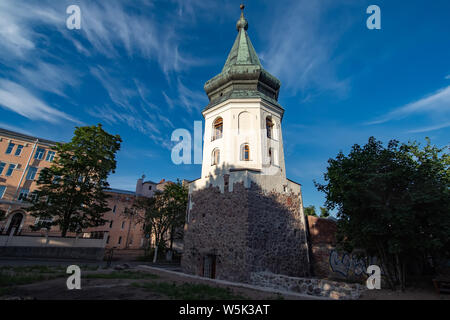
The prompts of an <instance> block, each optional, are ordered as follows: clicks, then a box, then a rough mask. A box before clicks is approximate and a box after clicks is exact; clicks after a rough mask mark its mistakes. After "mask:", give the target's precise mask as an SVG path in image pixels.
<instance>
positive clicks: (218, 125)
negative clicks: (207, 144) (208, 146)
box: [212, 117, 223, 141]
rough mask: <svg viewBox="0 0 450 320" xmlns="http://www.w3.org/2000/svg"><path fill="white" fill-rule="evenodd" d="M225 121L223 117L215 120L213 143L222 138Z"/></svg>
mask: <svg viewBox="0 0 450 320" xmlns="http://www.w3.org/2000/svg"><path fill="white" fill-rule="evenodd" d="M222 133H223V119H222V118H221V117H219V118H217V119H216V120H214V123H213V136H212V141H214V140H217V139H220V138H222Z"/></svg>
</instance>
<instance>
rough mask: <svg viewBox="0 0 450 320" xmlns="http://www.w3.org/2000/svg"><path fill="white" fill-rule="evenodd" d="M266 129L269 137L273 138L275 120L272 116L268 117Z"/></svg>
mask: <svg viewBox="0 0 450 320" xmlns="http://www.w3.org/2000/svg"><path fill="white" fill-rule="evenodd" d="M266 130H267V138H269V139H272V137H273V122H272V118H271V117H267V118H266Z"/></svg>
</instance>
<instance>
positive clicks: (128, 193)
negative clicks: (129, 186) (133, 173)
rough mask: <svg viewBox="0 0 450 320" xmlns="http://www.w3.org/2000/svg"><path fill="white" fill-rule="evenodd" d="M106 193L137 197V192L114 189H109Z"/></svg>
mask: <svg viewBox="0 0 450 320" xmlns="http://www.w3.org/2000/svg"><path fill="white" fill-rule="evenodd" d="M105 191H106V192H110V193H119V194H127V195H132V196H134V195H136V192H134V191H128V190H121V189H114V188H108V189H106V190H105Z"/></svg>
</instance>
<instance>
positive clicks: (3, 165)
mask: <svg viewBox="0 0 450 320" xmlns="http://www.w3.org/2000/svg"><path fill="white" fill-rule="evenodd" d="M5 166H6V163H4V162H0V174H2V173H3V169H5Z"/></svg>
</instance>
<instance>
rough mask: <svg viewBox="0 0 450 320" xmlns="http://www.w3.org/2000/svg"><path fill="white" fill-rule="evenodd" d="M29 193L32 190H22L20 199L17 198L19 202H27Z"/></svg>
mask: <svg viewBox="0 0 450 320" xmlns="http://www.w3.org/2000/svg"><path fill="white" fill-rule="evenodd" d="M29 192H30V190H28V189H21V190H20V193H19V198H17V200H19V201H23V200H27V197H28V193H29Z"/></svg>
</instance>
